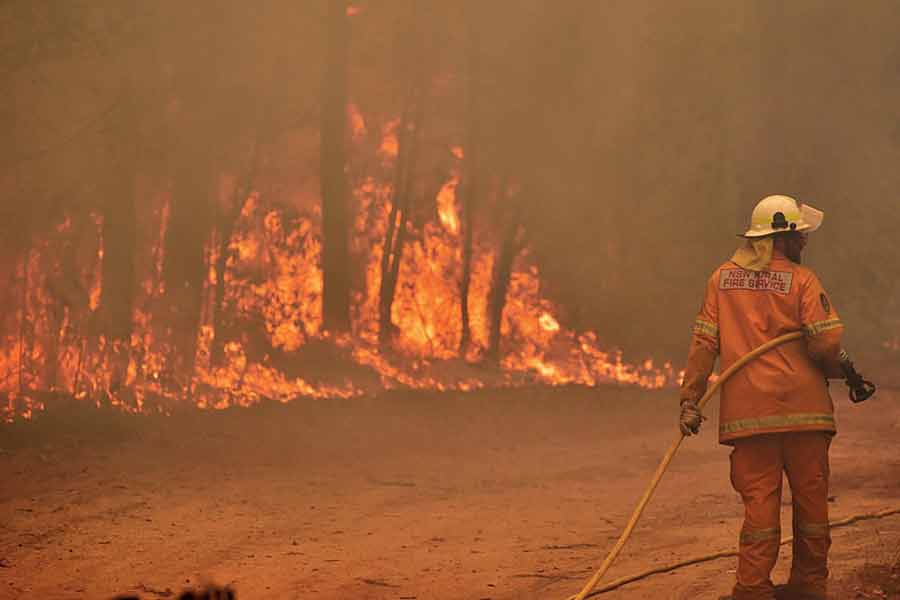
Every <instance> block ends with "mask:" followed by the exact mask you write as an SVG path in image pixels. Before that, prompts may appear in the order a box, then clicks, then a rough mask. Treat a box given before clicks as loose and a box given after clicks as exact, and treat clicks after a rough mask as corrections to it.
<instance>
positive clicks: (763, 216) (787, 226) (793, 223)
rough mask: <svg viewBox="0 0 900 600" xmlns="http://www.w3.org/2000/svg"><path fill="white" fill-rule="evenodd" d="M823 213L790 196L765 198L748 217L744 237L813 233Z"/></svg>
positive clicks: (820, 222)
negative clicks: (748, 223) (792, 232)
mask: <svg viewBox="0 0 900 600" xmlns="http://www.w3.org/2000/svg"><path fill="white" fill-rule="evenodd" d="M824 216H825V213H823V212H822V211H821V210H817V209H815V208H813V207H812V206H810V205H808V204H803V203H801V202H797V201H796V200H794V199H793V198H791V197H790V196H766V197H765V198H763V199H762V200H760V201H759V204H757V205H756V208H754V209H753V214H752V215H751V216H750V229H748V230H747V231H746V232H745V233H744V237H747V238H755V237H763V236H766V235H772V234H773V233H779V232H782V231H807V232H808V231H815V230H816V229H818V228H819V226H820V225H821V224H822V219H823V218H824Z"/></svg>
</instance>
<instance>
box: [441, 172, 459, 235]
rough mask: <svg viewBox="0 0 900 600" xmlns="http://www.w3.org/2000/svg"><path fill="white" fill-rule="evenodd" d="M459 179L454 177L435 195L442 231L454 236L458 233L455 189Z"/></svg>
mask: <svg viewBox="0 0 900 600" xmlns="http://www.w3.org/2000/svg"><path fill="white" fill-rule="evenodd" d="M458 185H459V177H458V176H456V175H454V176H453V177H451V179H450V181H448V182H447V183H445V184H444V185H443V186H442V187H441V190H440V191H439V192H438V195H437V209H438V217H439V218H440V221H441V224H442V225H443V226H444V229H446V230H447V231H449V232H450V233H452V234H453V235H456V234H458V233H459V217H458V216H457V214H456V188H457V186H458Z"/></svg>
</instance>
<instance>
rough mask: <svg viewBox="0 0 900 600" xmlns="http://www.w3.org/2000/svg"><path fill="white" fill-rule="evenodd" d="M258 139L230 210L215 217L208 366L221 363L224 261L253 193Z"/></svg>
mask: <svg viewBox="0 0 900 600" xmlns="http://www.w3.org/2000/svg"><path fill="white" fill-rule="evenodd" d="M259 138H260V135H259V131H257V139H256V140H255V141H254V143H253V147H252V149H251V151H250V168H249V170H248V171H247V175H246V177H245V178H244V181H242V182H239V183H238V184H237V185H236V186H235V189H234V195H233V196H232V199H231V206H229V207H228V209H227V210H226V211H224V212H220V214H218V215H217V217H218V218H217V221H218V224H217V225H216V230H217V231H218V234H219V237H218V245H219V248H218V252H217V254H216V283H215V289H214V290H213V294H214V296H213V305H212V310H213V315H212V328H213V333H214V337H213V342H212V348H211V350H210V365H211V366H214V365H218V364H220V363H221V362H222V357H223V355H224V352H225V333H226V330H228V319H226V318H225V269H226V268H227V266H228V259H229V257H231V255H232V252H231V249H230V247H229V244H230V242H231V235H232V233H233V232H234V224H235V222H237V219H238V217H239V216H240V214H241V209H242V208H243V204H244V201H245V200H246V199H247V197H248V196H249V195H250V192H251V191H252V189H253V184H254V181H255V180H256V174H257V173H258V171H259V162H260V139H259Z"/></svg>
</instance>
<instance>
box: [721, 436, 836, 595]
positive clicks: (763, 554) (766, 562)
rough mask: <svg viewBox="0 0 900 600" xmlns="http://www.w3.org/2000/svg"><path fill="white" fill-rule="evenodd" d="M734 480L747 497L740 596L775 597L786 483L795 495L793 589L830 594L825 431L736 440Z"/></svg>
mask: <svg viewBox="0 0 900 600" xmlns="http://www.w3.org/2000/svg"><path fill="white" fill-rule="evenodd" d="M733 443H734V450H733V451H732V453H731V484H732V485H733V486H734V489H735V490H736V491H737V492H738V493H739V494H740V495H741V498H742V499H743V501H744V525H743V527H742V529H741V537H740V546H739V547H740V554H739V557H738V569H737V583H736V584H735V586H734V600H772V599H773V598H774V597H775V595H774V586H773V585H772V580H771V578H770V576H771V573H772V569H773V568H774V567H775V562H776V561H777V560H778V550H779V546H780V541H781V483H782V472H784V473H785V474H787V479H788V483H789V484H790V486H791V496H792V499H793V514H794V519H793V533H794V545H793V562H792V564H791V575H790V580H789V581H788V585H789V587H790V589H791V591H792V592H795V593H798V594H804V595H806V597H811V598H825V597H826V587H827V579H828V549H829V547H830V546H831V536H830V534H829V530H828V472H829V471H828V446H829V444H830V443H831V435H830V434H829V433H827V432H821V431H807V432H789V433H773V434H766V435H757V436H751V437H746V438H741V439H737V440H734V442H733Z"/></svg>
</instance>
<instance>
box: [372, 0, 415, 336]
mask: <svg viewBox="0 0 900 600" xmlns="http://www.w3.org/2000/svg"><path fill="white" fill-rule="evenodd" d="M418 25H419V22H418V15H417V10H416V3H415V2H413V3H411V12H410V18H409V22H408V30H407V31H406V32H405V36H406V39H407V45H406V48H407V51H408V52H409V53H410V54H411V55H413V56H418V59H417V61H416V62H415V63H414V64H415V66H414V68H413V70H412V71H411V73H410V77H409V84H408V88H407V90H406V95H405V100H404V104H403V112H402V114H401V116H400V123H399V125H398V131H397V164H396V168H395V170H394V182H393V186H392V193H391V211H390V214H389V216H388V224H387V232H386V233H385V239H384V247H383V250H382V254H381V285H380V287H379V290H378V343H379V345H381V346H382V347H385V346H387V345H388V344H389V343H390V340H391V338H392V337H393V334H394V329H395V326H394V324H393V322H392V321H391V311H392V309H393V306H394V298H395V297H396V293H397V283H398V280H399V277H400V262H401V261H402V259H403V247H404V245H405V243H406V236H407V223H408V222H409V220H410V214H411V212H412V209H413V194H414V190H413V188H414V186H415V178H416V163H417V161H418V157H419V146H420V145H421V136H422V121H423V119H424V114H425V96H426V93H425V87H426V85H425V79H426V76H425V68H424V65H425V62H426V61H425V59H424V58H423V57H421V56H419V51H420V50H421V48H422V47H423V44H422V43H421V41H422V38H421V36H422V32H421V31H420V30H419V27H418Z"/></svg>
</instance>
